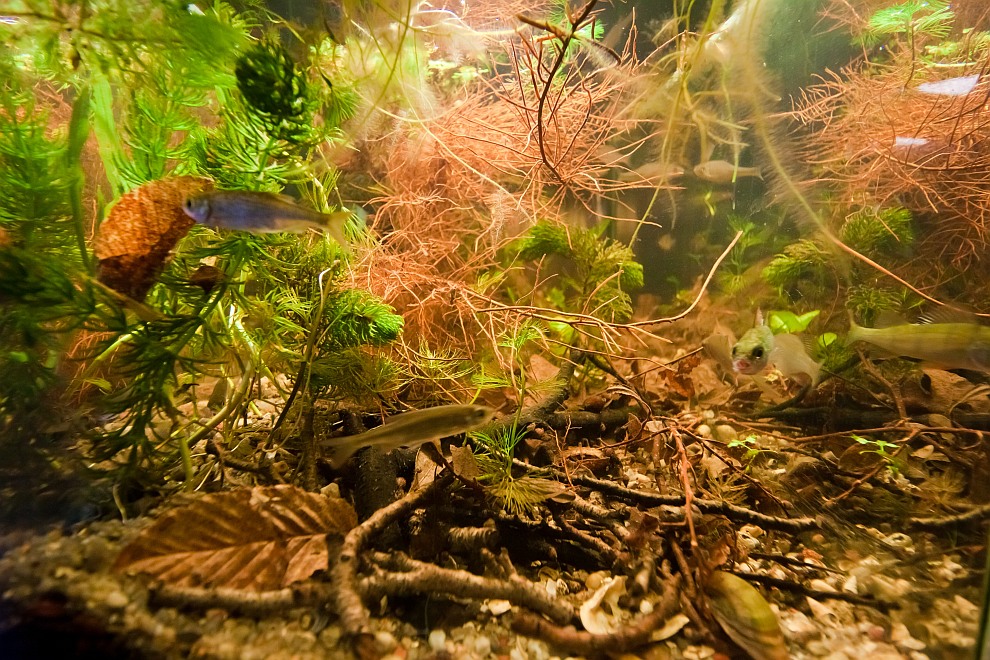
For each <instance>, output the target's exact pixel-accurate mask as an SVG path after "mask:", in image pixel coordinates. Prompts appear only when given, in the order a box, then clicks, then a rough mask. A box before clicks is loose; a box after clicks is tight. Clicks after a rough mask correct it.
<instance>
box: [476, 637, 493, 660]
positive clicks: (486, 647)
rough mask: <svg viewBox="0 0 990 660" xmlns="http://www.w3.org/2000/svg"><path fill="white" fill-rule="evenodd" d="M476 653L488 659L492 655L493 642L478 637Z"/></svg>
mask: <svg viewBox="0 0 990 660" xmlns="http://www.w3.org/2000/svg"><path fill="white" fill-rule="evenodd" d="M474 652H475V653H476V654H477V655H478V656H480V657H482V658H487V657H488V656H489V655H491V653H492V640H490V639H488V638H487V637H485V636H484V635H482V636H480V637H476V638H475V640H474Z"/></svg>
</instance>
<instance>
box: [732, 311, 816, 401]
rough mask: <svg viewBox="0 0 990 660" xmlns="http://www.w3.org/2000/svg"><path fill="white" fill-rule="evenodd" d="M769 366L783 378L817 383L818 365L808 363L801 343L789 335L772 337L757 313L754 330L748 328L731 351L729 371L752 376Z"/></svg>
mask: <svg viewBox="0 0 990 660" xmlns="http://www.w3.org/2000/svg"><path fill="white" fill-rule="evenodd" d="M769 365H773V367H774V368H775V369H776V370H777V371H779V372H780V373H781V374H782V375H783V376H784V377H785V378H799V379H802V380H810V381H811V384H812V385H815V384H817V383H818V378H819V376H820V375H821V365H820V364H819V363H818V362H815V361H814V360H813V359H811V356H810V355H808V351H807V350H806V349H805V347H804V343H803V342H802V341H801V339H800V338H798V337H797V336H795V335H792V334H786V333H783V334H779V335H775V334H773V331H771V330H770V327H769V326H768V325H766V324H765V323H764V322H763V314H762V313H760V312H757V313H756V326H754V327H753V328H750V329H749V330H747V331H746V333H745V334H743V336H742V337H740V338H739V341H737V342H736V343H735V345H734V346H733V347H732V368H733V370H734V371H736V373H740V374H747V375H750V376H752V375H754V374H758V373H760V372H761V371H763V370H764V369H766V368H767V367H768V366H769Z"/></svg>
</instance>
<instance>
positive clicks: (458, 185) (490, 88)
mask: <svg viewBox="0 0 990 660" xmlns="http://www.w3.org/2000/svg"><path fill="white" fill-rule="evenodd" d="M554 38H556V37H551V38H544V36H543V35H539V34H531V35H530V36H528V37H526V38H523V39H522V41H520V40H518V39H514V40H512V42H511V44H510V45H508V46H507V47H506V51H507V54H508V55H509V57H510V61H511V65H509V66H503V67H502V70H501V71H500V72H499V73H497V75H495V76H494V77H493V79H491V80H488V81H486V82H483V83H482V82H478V83H475V84H473V85H471V86H468V87H467V88H465V89H463V90H462V92H461V93H459V97H458V98H456V99H453V98H448V99H447V100H446V101H445V105H444V106H443V107H442V108H441V109H440V110H439V112H437V113H436V114H435V116H433V117H432V118H430V119H426V120H423V119H418V120H415V121H403V120H402V119H401V118H399V117H395V118H394V121H392V122H391V123H390V124H388V127H389V129H388V132H387V133H386V134H384V135H382V136H381V137H380V138H377V139H372V140H369V142H368V144H369V146H371V148H370V149H368V150H366V152H365V154H364V158H365V159H366V161H367V162H365V163H363V167H364V168H365V171H368V172H378V173H380V177H381V180H380V182H379V184H378V188H379V190H381V191H382V192H380V194H379V196H378V197H377V198H376V199H374V200H372V205H373V206H375V207H376V208H377V212H376V214H375V218H374V222H373V224H372V230H373V231H374V232H375V233H377V234H378V235H380V236H381V237H382V241H381V244H380V245H379V246H378V247H377V248H376V249H375V250H374V251H372V252H368V253H366V254H364V255H363V256H362V257H361V258H360V259H359V260H358V261H357V262H356V263H355V264H354V265H353V267H352V274H351V278H352V282H351V283H352V284H353V285H354V286H356V287H360V288H365V289H367V290H369V291H371V292H373V293H375V294H376V295H378V296H380V297H381V298H383V299H384V300H385V301H387V302H388V303H390V304H392V305H393V306H395V307H396V309H397V310H398V311H399V312H400V313H402V314H403V316H404V318H405V330H404V340H403V341H404V342H405V343H404V345H403V346H402V347H401V348H400V350H401V351H402V352H405V353H410V354H409V355H405V356H404V357H406V358H413V357H415V356H414V355H412V353H416V352H417V351H419V350H421V349H422V348H424V347H428V348H430V349H443V350H448V349H452V350H454V351H455V352H460V351H463V352H464V353H465V354H468V355H473V354H477V352H478V351H479V350H485V351H486V352H490V353H494V354H495V356H496V359H497V358H498V354H499V349H498V348H497V345H498V342H499V339H498V338H499V336H500V335H502V334H503V333H504V332H506V331H507V329H510V328H511V327H513V325H514V324H516V323H518V322H519V318H518V315H516V314H514V313H512V312H511V311H507V310H504V309H496V307H497V305H494V304H492V303H493V301H492V300H491V299H489V298H488V297H487V292H486V289H485V287H480V286H478V282H479V278H480V277H482V275H483V274H484V273H497V272H499V271H500V269H501V268H502V267H501V265H500V259H499V249H500V248H502V247H503V246H504V245H505V244H506V243H507V242H509V241H510V240H512V239H513V238H515V237H517V236H519V235H520V234H521V233H523V232H524V231H525V230H526V229H527V228H528V227H529V226H530V225H531V224H532V223H533V222H534V221H535V220H536V219H538V218H539V219H562V218H563V217H565V216H570V217H573V216H574V215H580V216H584V217H587V218H589V219H590V220H591V221H588V222H587V224H592V223H593V221H594V220H597V219H600V218H601V217H602V216H603V212H602V210H601V209H603V208H607V207H608V203H609V202H615V203H616V206H614V207H613V208H616V207H617V206H618V204H619V203H620V202H619V198H620V193H621V192H623V191H625V190H628V189H631V188H637V187H642V188H650V189H652V188H654V187H655V186H654V183H653V182H652V181H651V180H649V179H646V178H643V177H639V178H638V180H635V181H627V180H623V179H621V178H620V176H619V174H615V173H616V172H620V173H621V172H628V171H629V169H628V167H625V166H624V165H622V164H621V163H622V162H623V161H624V159H625V158H626V157H627V156H628V155H629V154H631V153H632V152H634V151H636V150H637V149H639V148H640V147H642V145H643V144H644V143H645V142H646V141H647V140H648V139H650V138H651V137H653V136H648V137H640V138H630V137H629V135H630V134H633V129H634V128H635V127H636V124H635V120H634V119H633V118H632V117H630V116H628V113H627V108H629V107H630V105H631V104H630V99H629V97H630V95H631V94H632V93H635V92H634V90H633V87H634V85H633V84H632V83H633V82H634V81H637V78H638V77H639V76H640V73H639V65H638V64H637V63H636V62H634V61H632V60H631V58H629V56H628V53H629V50H630V48H629V46H628V45H627V47H626V53H625V54H624V56H623V60H624V63H623V64H621V65H617V66H615V67H613V68H612V69H610V70H608V71H600V70H595V68H594V66H591V65H589V63H588V62H585V61H584V59H583V58H581V57H577V58H574V59H571V58H570V56H568V58H566V59H565V58H564V53H563V51H562V50H561V49H560V48H558V47H556V46H555V45H551V43H550V41H551V40H552V39H554ZM630 43H631V39H630ZM558 59H559V62H558ZM553 71H556V73H553ZM541 104H543V110H542V111H540V110H539V106H540V105H541ZM539 122H542V128H539V127H538V124H539ZM610 173H612V174H611V175H610ZM509 276H510V277H511V276H512V275H511V274H509ZM516 284H518V285H519V286H517V287H515V288H516V290H517V291H518V292H519V293H518V294H517V296H523V295H527V294H526V293H525V292H526V290H527V289H526V287H528V286H532V284H527V283H525V282H517V283H516ZM412 362H413V363H415V362H416V360H415V359H414V360H412Z"/></svg>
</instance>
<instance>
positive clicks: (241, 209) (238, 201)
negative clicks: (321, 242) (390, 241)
mask: <svg viewBox="0 0 990 660" xmlns="http://www.w3.org/2000/svg"><path fill="white" fill-rule="evenodd" d="M182 210H183V211H184V212H185V214H186V215H188V216H189V217H190V218H192V219H193V220H195V221H196V222H198V223H199V224H201V225H206V226H207V227H218V228H224V229H235V230H238V231H249V232H252V233H255V234H270V233H275V232H283V231H285V232H293V233H297V234H299V233H302V232H304V231H306V230H307V229H319V230H321V231H325V232H327V233H329V234H330V235H331V236H332V237H333V239H334V240H335V241H337V243H339V244H340V245H342V246H346V245H347V243H346V239H345V238H344V223H345V222H347V218H348V217H349V216H350V213H349V212H347V211H336V212H334V213H318V212H316V211H313V210H311V209H307V208H305V207H302V206H299V205H298V204H296V203H295V202H294V201H292V199H291V198H289V197H285V196H283V195H276V194H274V193H267V192H251V191H239V190H216V191H213V192H208V193H203V194H201V195H194V196H192V197H189V198H187V199H186V201H185V203H184V204H183V206H182Z"/></svg>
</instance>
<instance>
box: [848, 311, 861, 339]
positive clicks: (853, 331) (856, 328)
mask: <svg viewBox="0 0 990 660" xmlns="http://www.w3.org/2000/svg"><path fill="white" fill-rule="evenodd" d="M846 311H847V312H848V314H849V332H847V333H846V344H847V345H848V344H852V343H853V342H856V341H859V340H860V339H862V338H863V337H862V335H863V327H862V326H861V325H860V324H858V323H856V318H855V317H854V316H853V313H852V310H851V309H849V310H846Z"/></svg>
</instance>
